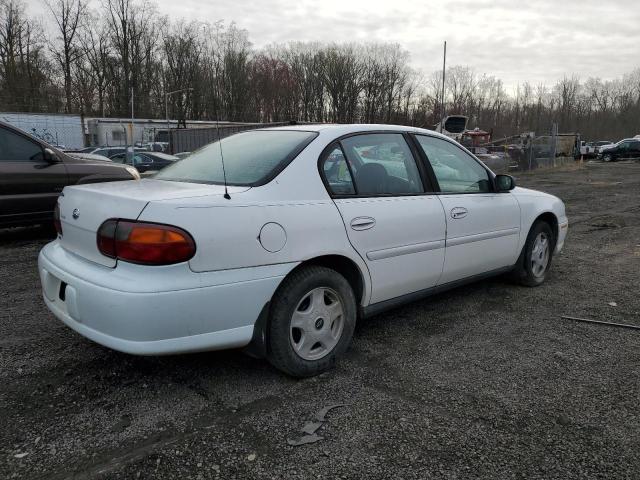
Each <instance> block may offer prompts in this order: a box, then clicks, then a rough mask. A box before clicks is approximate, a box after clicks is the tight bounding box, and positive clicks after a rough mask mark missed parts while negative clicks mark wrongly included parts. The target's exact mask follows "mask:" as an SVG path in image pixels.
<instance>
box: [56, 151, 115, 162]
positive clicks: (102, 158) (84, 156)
mask: <svg viewBox="0 0 640 480" xmlns="http://www.w3.org/2000/svg"><path fill="white" fill-rule="evenodd" d="M66 153H67V155H69V156H70V157H74V158H80V159H82V160H94V161H96V162H110V161H111V159H110V158H108V157H105V156H102V155H96V154H95V153H80V152H66Z"/></svg>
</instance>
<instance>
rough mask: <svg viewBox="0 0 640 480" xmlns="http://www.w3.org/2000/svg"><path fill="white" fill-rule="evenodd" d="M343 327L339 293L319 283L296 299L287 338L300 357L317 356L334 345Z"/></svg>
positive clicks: (326, 351)
mask: <svg viewBox="0 0 640 480" xmlns="http://www.w3.org/2000/svg"><path fill="white" fill-rule="evenodd" d="M343 329H344V309H343V307H342V302H341V301H340V297H339V296H338V294H337V293H336V291H335V290H332V289H331V288H327V287H318V288H314V289H313V290H311V291H310V292H309V293H307V294H306V295H304V296H303V297H302V300H300V302H298V305H297V306H296V309H295V310H294V312H293V315H292V316H291V325H290V328H289V339H290V341H291V346H292V347H293V350H294V351H295V352H296V353H297V354H298V356H299V357H300V358H302V359H304V360H319V359H321V358H322V357H324V356H326V355H328V354H329V353H330V352H331V351H332V350H333V349H334V348H335V347H336V345H337V344H338V342H339V341H340V337H341V336H342V330H343Z"/></svg>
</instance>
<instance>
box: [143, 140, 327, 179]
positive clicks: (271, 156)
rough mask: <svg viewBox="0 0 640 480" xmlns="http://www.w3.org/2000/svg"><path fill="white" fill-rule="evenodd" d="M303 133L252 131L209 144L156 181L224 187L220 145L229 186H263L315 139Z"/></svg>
mask: <svg viewBox="0 0 640 480" xmlns="http://www.w3.org/2000/svg"><path fill="white" fill-rule="evenodd" d="M316 136H317V133H315V132H307V131H301V130H252V131H250V132H243V133H238V134H236V135H232V136H230V137H227V138H223V139H222V140H221V141H220V142H214V143H210V144H208V145H206V146H204V147H202V148H201V149H200V150H197V151H195V152H193V153H192V154H191V155H189V156H188V157H186V158H184V159H182V160H179V161H176V162H175V163H174V164H172V165H169V166H168V167H166V168H165V169H163V170H162V171H161V172H159V173H158V174H157V175H155V178H157V179H159V180H173V181H178V182H193V183H212V184H219V185H222V184H223V183H224V175H223V170H222V162H221V159H220V150H221V148H220V146H221V145H222V154H223V157H224V168H225V173H226V177H227V183H228V184H229V185H242V186H257V185H262V184H264V183H266V182H267V181H269V180H270V179H271V178H273V177H274V176H275V175H277V174H278V173H279V172H280V171H281V170H282V169H283V168H284V167H286V166H287V164H288V163H289V162H290V161H291V160H293V159H294V158H295V157H296V156H297V155H298V154H299V153H300V152H301V151H302V150H303V149H304V148H305V147H306V146H307V145H308V144H309V143H310V142H311V141H312V140H313V139H314V138H315V137H316Z"/></svg>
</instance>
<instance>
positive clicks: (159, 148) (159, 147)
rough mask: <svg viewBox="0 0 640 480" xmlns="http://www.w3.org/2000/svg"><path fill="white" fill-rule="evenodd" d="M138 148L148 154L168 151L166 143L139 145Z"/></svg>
mask: <svg viewBox="0 0 640 480" xmlns="http://www.w3.org/2000/svg"><path fill="white" fill-rule="evenodd" d="M140 148H142V149H144V150H148V151H149V152H166V151H167V150H168V149H169V143H167V142H148V143H142V144H140Z"/></svg>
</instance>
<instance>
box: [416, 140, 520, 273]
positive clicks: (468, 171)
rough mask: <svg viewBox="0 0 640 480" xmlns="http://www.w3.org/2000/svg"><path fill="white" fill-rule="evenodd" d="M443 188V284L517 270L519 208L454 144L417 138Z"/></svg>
mask: <svg viewBox="0 0 640 480" xmlns="http://www.w3.org/2000/svg"><path fill="white" fill-rule="evenodd" d="M415 138H416V140H417V143H418V145H419V146H420V147H421V149H422V151H423V152H424V154H425V156H426V161H427V167H429V166H431V169H432V171H433V174H434V176H435V179H436V181H437V183H438V185H439V188H440V195H439V198H440V201H441V202H442V206H443V208H444V212H445V216H446V222H447V235H446V239H447V241H446V252H445V262H444V269H443V272H442V277H441V278H440V281H439V283H440V284H446V283H449V282H453V281H456V280H460V279H463V278H468V277H473V276H474V275H479V274H483V273H486V272H491V271H493V270H498V269H501V268H504V267H508V266H511V265H513V264H514V263H515V262H516V260H517V257H518V254H519V252H518V250H517V249H518V241H519V238H520V206H519V204H518V202H517V200H516V199H515V197H514V196H513V195H512V194H511V193H510V192H501V193H495V192H494V191H493V184H492V181H491V177H490V175H489V172H488V170H487V169H486V168H485V167H484V166H483V165H482V164H481V163H480V162H478V161H477V160H476V159H475V158H473V157H472V156H471V155H469V154H468V153H467V152H466V151H465V150H463V149H462V148H461V147H460V146H458V145H457V144H455V143H454V142H451V141H448V140H445V139H442V138H438V137H432V136H428V135H416V136H415Z"/></svg>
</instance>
